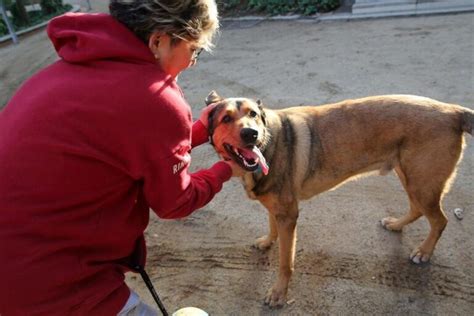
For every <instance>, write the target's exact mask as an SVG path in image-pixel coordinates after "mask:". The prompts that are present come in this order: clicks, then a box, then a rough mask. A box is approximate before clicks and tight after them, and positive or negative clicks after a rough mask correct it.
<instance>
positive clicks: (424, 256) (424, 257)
mask: <svg viewBox="0 0 474 316" xmlns="http://www.w3.org/2000/svg"><path fill="white" fill-rule="evenodd" d="M430 258H431V253H427V252H424V251H422V250H421V249H420V248H416V249H415V250H413V251H412V252H411V254H410V260H411V261H412V262H413V263H415V264H420V263H426V262H428V261H430Z"/></svg>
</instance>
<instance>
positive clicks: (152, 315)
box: [117, 289, 158, 316]
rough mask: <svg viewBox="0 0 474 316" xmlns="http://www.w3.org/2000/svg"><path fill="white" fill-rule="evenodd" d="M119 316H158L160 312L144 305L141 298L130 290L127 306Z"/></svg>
mask: <svg viewBox="0 0 474 316" xmlns="http://www.w3.org/2000/svg"><path fill="white" fill-rule="evenodd" d="M117 316H158V311H157V310H156V309H154V308H152V307H150V306H149V305H147V304H145V303H143V302H142V301H141V299H140V296H138V294H137V293H135V292H134V291H133V290H132V289H130V296H129V298H128V300H127V303H125V306H124V307H123V308H122V310H121V311H120V312H119V313H118V314H117Z"/></svg>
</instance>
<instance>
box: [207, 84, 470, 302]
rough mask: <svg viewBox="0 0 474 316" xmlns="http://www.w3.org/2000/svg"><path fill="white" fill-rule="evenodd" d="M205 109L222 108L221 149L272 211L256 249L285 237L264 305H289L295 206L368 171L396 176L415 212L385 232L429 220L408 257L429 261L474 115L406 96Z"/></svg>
mask: <svg viewBox="0 0 474 316" xmlns="http://www.w3.org/2000/svg"><path fill="white" fill-rule="evenodd" d="M206 102H207V103H208V104H210V103H215V102H218V104H217V106H216V107H215V108H214V110H213V111H212V112H211V113H210V116H209V131H210V134H211V135H212V138H211V139H212V143H213V145H214V147H215V149H216V151H217V152H218V153H219V154H220V155H221V156H222V157H224V158H226V159H233V160H234V161H236V162H237V163H239V164H240V165H241V166H242V167H243V168H244V169H246V170H247V171H250V172H249V173H246V174H245V176H244V177H243V182H244V186H245V189H246V191H247V194H248V195H249V197H250V198H252V199H257V200H259V201H260V202H261V203H262V204H263V205H264V206H265V207H266V208H267V210H268V212H269V223H270V232H269V234H268V235H266V236H264V237H261V238H259V239H257V240H256V246H257V247H258V248H260V249H265V248H268V247H270V246H271V244H272V243H273V242H274V241H275V240H277V238H278V239H279V246H280V248H279V252H280V256H279V261H280V262H279V265H280V266H279V274H278V279H277V281H276V282H275V284H274V285H273V286H272V288H271V289H270V290H269V291H268V293H267V295H266V298H265V302H266V303H267V304H269V305H270V306H276V305H282V304H284V303H285V301H286V293H287V289H288V282H289V280H290V277H291V275H292V272H293V266H294V257H295V243H296V220H297V218H298V201H299V200H304V199H309V198H310V197H312V196H314V195H316V194H318V193H321V192H324V191H326V190H329V189H331V188H333V187H335V186H337V185H339V184H341V183H342V182H344V181H346V180H348V179H349V178H351V177H353V176H356V175H358V174H361V173H365V172H369V171H374V170H379V171H380V174H386V173H388V172H389V171H391V170H392V169H394V170H395V172H396V174H397V175H398V177H399V178H400V181H401V183H402V185H403V187H404V188H405V190H406V192H407V194H408V197H409V201H410V209H409V211H408V213H407V214H406V215H405V216H403V217H401V218H399V219H397V218H392V217H387V218H384V219H382V225H383V226H384V227H385V228H387V229H389V230H394V231H399V230H401V229H402V228H403V226H405V225H407V224H409V223H411V222H413V221H414V220H416V219H418V218H419V217H420V216H422V215H424V216H426V217H427V219H428V221H429V223H430V226H431V230H430V232H429V234H428V237H427V238H426V239H425V240H424V241H423V242H422V243H421V244H420V245H419V246H418V247H417V248H415V249H414V250H413V252H412V253H411V255H410V258H411V260H412V261H413V262H414V263H420V262H427V261H428V260H429V259H430V257H431V255H432V253H433V250H434V248H435V245H436V243H437V241H438V239H439V238H440V236H441V233H442V232H443V230H444V228H445V226H446V224H447V218H446V216H445V214H444V212H443V210H442V208H441V199H442V197H443V194H444V193H445V192H447V190H448V188H449V182H450V180H451V179H452V178H453V175H454V174H455V169H456V164H457V163H458V161H459V159H460V157H461V154H462V149H463V143H464V139H463V132H467V133H470V134H472V133H473V125H474V111H472V110H470V109H467V108H463V107H460V106H458V105H452V104H446V103H441V102H438V101H435V100H432V99H428V98H423V97H417V96H406V95H388V96H376V97H368V98H364V99H358V100H346V101H343V102H340V103H336V104H329V105H323V106H313V107H311V106H306V107H293V108H287V109H282V110H269V109H264V108H263V107H262V106H261V103H260V102H259V101H256V102H255V101H253V100H250V99H246V98H229V99H222V98H221V97H219V96H218V95H217V94H216V93H215V92H214V91H213V92H211V94H210V95H209V96H208V98H207V99H206ZM433 157H436V158H433ZM267 164H268V165H267Z"/></svg>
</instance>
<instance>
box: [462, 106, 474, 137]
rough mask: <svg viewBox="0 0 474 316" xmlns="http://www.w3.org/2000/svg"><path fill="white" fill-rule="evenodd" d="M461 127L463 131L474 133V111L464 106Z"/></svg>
mask: <svg viewBox="0 0 474 316" xmlns="http://www.w3.org/2000/svg"><path fill="white" fill-rule="evenodd" d="M461 129H462V130H463V132H466V133H469V134H471V135H474V111H473V110H471V109H467V108H463V111H462V113H461Z"/></svg>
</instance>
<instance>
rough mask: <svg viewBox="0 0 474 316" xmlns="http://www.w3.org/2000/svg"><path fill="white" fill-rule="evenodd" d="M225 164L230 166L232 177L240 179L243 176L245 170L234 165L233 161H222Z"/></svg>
mask: <svg viewBox="0 0 474 316" xmlns="http://www.w3.org/2000/svg"><path fill="white" fill-rule="evenodd" d="M224 162H225V163H226V164H228V165H229V166H230V168H231V169H232V176H233V177H242V176H243V175H244V174H245V172H246V171H245V170H244V169H242V167H240V166H239V165H238V164H237V163H235V162H234V161H233V160H224Z"/></svg>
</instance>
